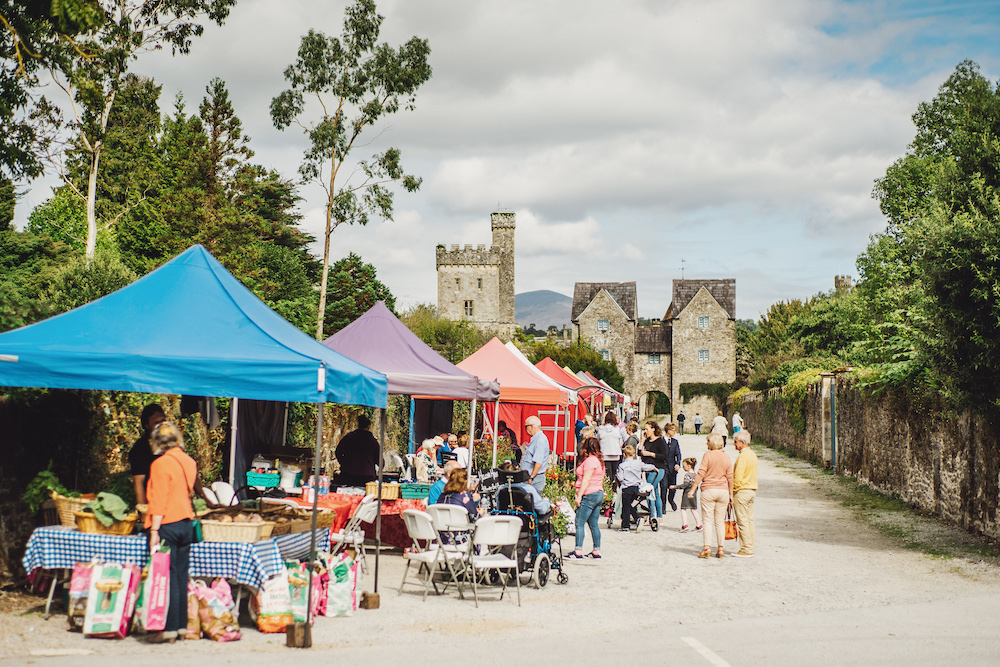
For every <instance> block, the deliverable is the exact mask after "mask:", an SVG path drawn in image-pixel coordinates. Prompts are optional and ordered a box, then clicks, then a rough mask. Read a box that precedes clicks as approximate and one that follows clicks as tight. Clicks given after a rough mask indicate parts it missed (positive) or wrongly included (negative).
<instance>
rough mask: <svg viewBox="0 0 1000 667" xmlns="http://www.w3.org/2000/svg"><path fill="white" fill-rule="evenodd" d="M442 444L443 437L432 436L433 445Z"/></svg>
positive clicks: (438, 445)
mask: <svg viewBox="0 0 1000 667" xmlns="http://www.w3.org/2000/svg"><path fill="white" fill-rule="evenodd" d="M443 445H444V438H442V437H441V436H440V435H435V436H434V446H435V447H441V446H443Z"/></svg>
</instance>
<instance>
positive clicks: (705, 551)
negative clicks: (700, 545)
mask: <svg viewBox="0 0 1000 667" xmlns="http://www.w3.org/2000/svg"><path fill="white" fill-rule="evenodd" d="M711 555H712V550H711V549H710V548H709V547H705V548H704V549H702V550H701V553H700V554H698V558H708V557H709V556H711Z"/></svg>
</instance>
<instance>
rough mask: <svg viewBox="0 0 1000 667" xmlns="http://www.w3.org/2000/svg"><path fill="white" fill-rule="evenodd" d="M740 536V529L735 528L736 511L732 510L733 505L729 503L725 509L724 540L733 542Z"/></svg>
mask: <svg viewBox="0 0 1000 667" xmlns="http://www.w3.org/2000/svg"><path fill="white" fill-rule="evenodd" d="M739 536H740V529H739V528H737V527H736V511H735V510H734V509H733V504H732V503H729V507H728V508H727V509H726V539H727V540H735V539H736V538H737V537H739Z"/></svg>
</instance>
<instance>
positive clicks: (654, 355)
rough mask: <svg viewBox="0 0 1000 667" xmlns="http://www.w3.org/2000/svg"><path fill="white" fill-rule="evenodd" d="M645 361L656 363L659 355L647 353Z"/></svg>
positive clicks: (658, 360) (658, 361)
mask: <svg viewBox="0 0 1000 667" xmlns="http://www.w3.org/2000/svg"><path fill="white" fill-rule="evenodd" d="M646 363H648V364H658V363H660V355H658V354H651V355H649V359H648V360H647V361H646Z"/></svg>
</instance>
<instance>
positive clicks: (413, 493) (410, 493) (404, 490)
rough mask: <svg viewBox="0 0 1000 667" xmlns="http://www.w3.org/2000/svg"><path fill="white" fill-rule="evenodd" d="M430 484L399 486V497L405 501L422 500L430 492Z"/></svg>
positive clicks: (405, 484) (407, 483) (419, 483)
mask: <svg viewBox="0 0 1000 667" xmlns="http://www.w3.org/2000/svg"><path fill="white" fill-rule="evenodd" d="M431 486H432V485H431V484H424V483H421V482H412V483H410V482H406V483H403V484H400V485H399V496H400V497H401V498H403V499H405V500H422V499H424V498H426V497H427V496H428V495H429V494H430V492H431Z"/></svg>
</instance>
